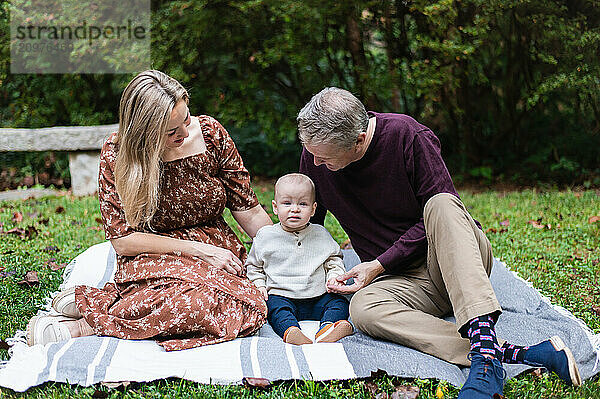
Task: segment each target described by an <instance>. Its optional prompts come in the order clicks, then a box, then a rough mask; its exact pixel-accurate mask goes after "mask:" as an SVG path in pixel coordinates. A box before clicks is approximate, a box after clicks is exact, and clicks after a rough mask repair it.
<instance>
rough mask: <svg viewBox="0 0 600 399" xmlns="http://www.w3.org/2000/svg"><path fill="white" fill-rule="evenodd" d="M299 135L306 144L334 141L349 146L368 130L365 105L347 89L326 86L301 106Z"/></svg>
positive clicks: (344, 146)
mask: <svg viewBox="0 0 600 399" xmlns="http://www.w3.org/2000/svg"><path fill="white" fill-rule="evenodd" d="M296 120H297V121H298V137H299V138H300V142H301V143H302V144H303V145H305V144H309V145H319V144H334V145H337V146H339V147H340V148H345V149H348V148H350V147H352V145H353V144H355V143H356V139H357V137H358V135H359V134H360V133H362V132H364V131H366V130H367V126H368V125H369V116H368V115H367V111H366V110H365V106H364V105H363V104H362V103H361V102H360V100H359V99H358V98H356V97H354V95H352V93H350V92H349V91H348V90H344V89H340V88H337V87H326V88H324V89H323V90H321V91H320V92H319V93H317V94H315V95H314V96H313V97H312V98H311V99H310V101H309V102H308V103H307V104H306V105H305V106H304V108H302V109H301V110H300V112H299V113H298V117H297V118H296Z"/></svg>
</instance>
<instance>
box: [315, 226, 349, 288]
mask: <svg viewBox="0 0 600 399" xmlns="http://www.w3.org/2000/svg"><path fill="white" fill-rule="evenodd" d="M319 227H320V226H319ZM321 228H322V229H323V230H322V236H323V237H322V242H326V243H327V245H328V246H329V247H330V248H331V250H330V252H329V257H328V258H327V259H326V260H325V262H324V263H323V268H324V269H325V280H326V281H327V280H329V279H330V278H332V277H338V276H341V275H342V274H344V273H346V268H345V267H344V261H343V255H342V250H341V248H340V246H339V245H338V243H337V242H335V240H334V239H333V237H332V236H331V234H329V231H328V230H327V229H326V228H325V227H321Z"/></svg>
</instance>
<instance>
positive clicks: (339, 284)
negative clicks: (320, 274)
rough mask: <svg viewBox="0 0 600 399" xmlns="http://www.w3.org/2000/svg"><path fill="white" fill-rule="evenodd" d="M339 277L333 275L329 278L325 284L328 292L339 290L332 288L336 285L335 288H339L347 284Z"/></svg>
mask: <svg viewBox="0 0 600 399" xmlns="http://www.w3.org/2000/svg"><path fill="white" fill-rule="evenodd" d="M337 278H338V276H336V277H331V278H330V279H329V280H327V284H325V286H326V288H327V292H337V291H334V290H333V289H332V287H335V289H338V288H340V287H343V286H344V285H346V284H344V282H343V281H338V280H337Z"/></svg>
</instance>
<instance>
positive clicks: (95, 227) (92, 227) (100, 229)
mask: <svg viewBox="0 0 600 399" xmlns="http://www.w3.org/2000/svg"><path fill="white" fill-rule="evenodd" d="M87 229H88V230H96V231H102V226H90V227H88V228H87Z"/></svg>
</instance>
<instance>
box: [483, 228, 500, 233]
mask: <svg viewBox="0 0 600 399" xmlns="http://www.w3.org/2000/svg"><path fill="white" fill-rule="evenodd" d="M497 231H498V230H496V229H495V228H493V227H490V228H488V229H487V230H486V231H485V234H487V233H495V232H497Z"/></svg>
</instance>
